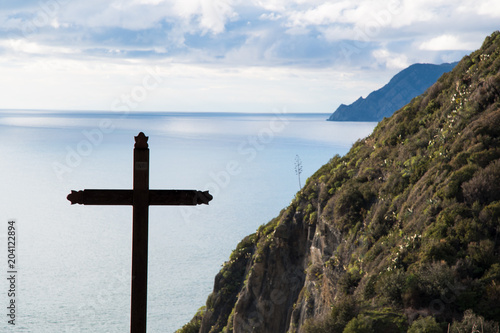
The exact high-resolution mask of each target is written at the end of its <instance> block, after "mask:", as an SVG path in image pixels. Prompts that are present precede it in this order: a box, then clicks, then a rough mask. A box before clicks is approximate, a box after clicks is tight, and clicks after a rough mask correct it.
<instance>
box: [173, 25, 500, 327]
mask: <svg viewBox="0 0 500 333" xmlns="http://www.w3.org/2000/svg"><path fill="white" fill-rule="evenodd" d="M499 219H500V32H498V31H497V32H495V33H493V34H492V35H491V36H488V37H487V38H486V39H485V41H484V43H483V45H482V47H481V48H480V49H479V50H477V51H475V52H473V53H472V54H471V55H469V56H466V57H464V58H463V59H462V60H461V61H460V62H459V64H457V65H456V67H455V68H454V69H453V70H452V71H451V72H450V73H445V74H444V75H443V76H442V77H441V78H440V79H439V80H438V81H437V82H436V83H435V84H434V85H433V86H432V87H431V88H429V89H428V90H427V91H426V92H425V93H424V94H423V95H421V96H418V97H416V98H414V99H413V100H412V101H411V102H410V103H409V104H407V105H406V106H405V107H403V108H401V109H400V110H398V111H397V112H395V113H394V115H393V116H391V117H390V118H386V119H383V120H382V121H381V122H380V123H379V124H378V125H377V127H376V128H375V130H374V131H373V133H372V134H371V135H369V136H368V137H366V138H364V139H361V140H358V141H357V142H356V143H355V144H354V145H353V147H352V148H351V150H350V151H349V152H348V153H347V154H346V155H344V156H342V157H341V156H334V157H333V158H332V159H331V160H330V161H329V163H327V164H325V165H324V166H323V167H321V168H320V169H319V170H318V171H317V172H316V173H315V174H314V175H312V176H311V177H310V178H309V179H308V180H307V181H306V184H305V185H304V187H303V188H302V189H301V190H300V191H299V192H298V193H297V195H296V196H295V198H294V199H293V200H292V202H291V203H290V205H289V206H288V207H286V208H285V209H283V210H282V211H281V212H280V214H279V215H278V216H277V217H276V218H274V219H272V220H271V221H270V222H269V223H268V224H266V225H262V226H261V227H259V229H258V230H257V232H256V233H255V234H252V235H249V236H247V237H246V238H245V239H244V240H243V241H242V242H240V244H239V245H238V246H237V248H236V249H235V250H234V251H233V253H232V254H231V256H230V260H229V261H228V262H226V263H225V264H224V265H223V267H222V269H221V271H220V272H219V274H217V276H216V278H215V283H214V291H213V292H212V293H211V294H210V295H209V297H208V299H207V302H206V305H205V306H204V307H202V308H201V309H200V311H199V312H198V313H197V314H196V315H195V317H194V318H193V320H192V321H191V322H190V323H188V324H186V326H184V327H183V328H182V329H180V330H179V331H178V332H181V333H191V332H202V333H205V332H214V333H215V332H226V333H228V332H269V333H280V332H297V333H302V332H305V333H322V332H345V333H352V332H359V333H361V332H380V331H385V332H388V333H390V332H405V331H408V332H446V331H447V330H448V331H450V332H451V331H455V332H456V331H461V332H472V331H473V329H474V327H476V328H477V327H481V329H482V332H486V333H490V332H491V333H498V331H499V328H498V324H499V322H500V308H499V307H498V304H500V222H499Z"/></svg>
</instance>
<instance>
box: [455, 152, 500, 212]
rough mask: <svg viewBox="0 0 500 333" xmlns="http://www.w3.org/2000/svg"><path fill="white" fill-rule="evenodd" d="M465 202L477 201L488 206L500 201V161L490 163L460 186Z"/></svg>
mask: <svg viewBox="0 0 500 333" xmlns="http://www.w3.org/2000/svg"><path fill="white" fill-rule="evenodd" d="M462 189H463V193H464V197H465V200H466V201H467V202H468V203H469V204H473V203H474V202H476V201H479V203H481V204H489V203H491V202H493V201H497V200H500V160H496V161H494V162H492V163H490V164H489V165H488V166H487V167H486V168H484V169H483V170H481V171H479V172H477V173H476V174H475V175H474V177H473V178H472V179H471V180H469V181H468V182H466V183H464V184H463V185H462Z"/></svg>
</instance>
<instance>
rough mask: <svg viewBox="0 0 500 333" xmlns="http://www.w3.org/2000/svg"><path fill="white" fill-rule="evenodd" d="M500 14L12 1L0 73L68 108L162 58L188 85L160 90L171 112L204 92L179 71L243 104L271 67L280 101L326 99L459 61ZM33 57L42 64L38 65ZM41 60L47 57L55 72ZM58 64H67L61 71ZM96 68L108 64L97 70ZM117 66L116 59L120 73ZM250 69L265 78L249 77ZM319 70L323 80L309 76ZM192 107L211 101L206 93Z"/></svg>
mask: <svg viewBox="0 0 500 333" xmlns="http://www.w3.org/2000/svg"><path fill="white" fill-rule="evenodd" d="M498 18H500V2H498V1H496V0H484V1H481V2H479V3H478V2H477V1H475V0H454V1H452V0H419V1H409V0H389V1H382V0H348V1H347V0H339V1H333V0H249V1H241V0H130V1H124V0H109V1H101V0H71V1H70V0H26V1H18V2H15V1H11V2H8V4H5V6H2V7H1V8H0V78H3V79H2V80H3V81H1V82H3V83H2V84H3V85H4V86H5V87H8V86H9V80H8V79H7V78H9V77H13V76H15V71H14V70H11V69H9V68H10V67H9V66H3V65H5V64H9V65H13V66H14V65H15V66H14V67H13V68H22V69H23V71H21V72H22V73H23V74H22V75H24V76H25V81H29V80H30V78H31V79H32V80H31V83H30V84H29V85H27V86H26V89H24V90H25V91H26V96H36V97H39V98H40V99H41V100H44V101H46V103H50V101H47V98H44V97H43V96H44V95H43V93H42V92H33V91H31V92H30V91H29V90H30V89H31V90H36V89H45V86H46V87H49V86H50V87H51V89H52V90H50V91H49V90H47V91H45V93H46V94H47V96H51V94H52V92H53V91H55V90H57V89H60V90H61V91H64V92H66V90H68V89H69V90H71V91H70V92H68V93H66V94H61V96H67V100H65V98H63V97H60V98H59V99H58V101H59V102H60V103H64V102H67V103H68V104H70V103H73V105H78V98H79V97H78V96H83V95H92V96H97V95H99V96H101V95H102V96H101V97H102V98H101V99H99V100H100V101H101V102H100V104H99V103H97V102H96V104H93V105H88V107H89V108H94V107H95V106H96V105H98V104H99V105H105V103H104V102H102V101H105V100H106V98H108V99H112V98H114V95H113V94H114V93H115V92H116V90H113V93H112V92H111V89H107V90H106V89H104V88H103V87H102V86H100V89H99V90H98V91H96V90H95V89H94V88H93V87H92V82H100V80H101V78H102V77H103V76H109V78H110V79H109V81H106V82H107V85H109V86H116V87H123V77H122V76H121V75H120V74H119V72H120V71H127V70H129V71H130V70H131V68H135V67H134V66H136V65H137V66H138V64H140V65H141V66H144V65H146V64H159V66H163V67H162V68H172V69H173V68H176V69H180V70H175V71H174V70H172V71H166V73H168V76H169V77H171V79H172V82H182V83H183V84H182V85H179V86H178V87H171V88H170V89H172V91H175V93H174V94H170V95H169V94H168V93H169V90H168V89H166V90H164V91H163V92H165V94H166V95H165V96H167V95H168V96H170V97H169V98H171V99H175V100H176V101H177V102H176V104H175V105H174V106H175V107H179V108H182V107H181V104H182V101H181V100H182V99H184V98H187V99H189V96H190V95H192V90H196V91H198V88H199V89H201V86H199V85H198V83H196V82H197V81H196V80H190V79H187V78H185V77H183V71H186V73H189V75H190V76H193V77H196V78H198V76H197V75H198V74H197V73H196V71H198V72H200V71H203V72H204V73H207V74H206V75H204V76H203V78H202V79H200V82H202V83H203V86H205V87H206V89H209V90H210V89H211V91H212V92H213V91H217V95H215V96H216V98H221V99H223V98H224V96H232V97H231V101H233V102H235V103H236V102H237V100H238V99H239V100H240V101H242V102H245V103H251V102H252V98H250V96H252V95H255V94H256V93H255V91H257V90H261V89H262V87H263V86H265V85H263V84H262V82H266V84H269V85H270V83H269V82H271V81H272V82H273V83H274V82H276V81H274V80H269V81H268V80H267V79H266V78H267V77H266V75H265V73H271V72H272V76H273V77H274V78H276V80H277V81H279V80H282V81H281V85H282V88H280V89H278V88H277V87H274V86H273V87H272V89H271V88H269V89H270V90H269V91H272V92H273V93H274V94H276V96H280V98H282V100H284V101H286V97H285V96H286V95H287V93H288V96H293V98H292V97H288V98H289V100H294V101H296V102H297V105H299V104H301V105H305V102H304V101H305V100H307V101H311V100H324V101H325V102H324V103H327V102H326V100H327V99H329V98H331V97H330V96H333V95H335V94H337V93H338V92H339V91H342V93H340V94H338V96H344V95H346V94H355V95H357V96H359V95H360V94H365V93H369V92H370V91H365V90H363V91H361V90H360V89H361V88H357V87H363V88H366V89H368V88H370V87H374V86H379V85H380V84H382V83H384V82H386V81H387V80H388V79H389V78H390V76H389V75H390V74H394V73H395V72H397V71H399V70H400V69H402V68H404V67H405V66H407V65H410V64H412V63H415V62H434V63H439V62H443V61H456V60H459V59H460V58H461V57H462V56H463V55H465V54H467V53H469V52H470V51H472V50H474V49H476V48H477V47H479V46H480V44H481V42H482V40H483V39H484V37H485V36H486V35H488V34H490V33H491V32H492V31H494V30H496V29H498ZM2 61H3V63H2ZM32 63H36V65H34V67H30V64H32ZM2 64H3V65H2ZM43 64H51V65H50V66H49V67H50V68H54V69H56V70H55V71H54V74H51V71H46V70H45V69H44V68H47V66H46V65H43ZM62 64H64V69H61V68H59V67H58V66H60V65H62ZM97 64H99V66H100V67H99V69H97V70H95V68H94V67H93V66H97ZM111 64H119V65H120V66H119V69H117V68H115V67H113V66H112V65H111ZM122 65H123V66H122ZM27 68H29V70H33V71H34V73H38V74H33V75H34V76H36V77H33V76H30V75H31V74H30V75H28V74H27V72H28V70H27ZM74 68H83V69H85V70H83V69H82V71H79V70H76V69H74ZM89 68H90V69H89ZM219 70H220V71H219ZM135 71H136V69H134V70H133V72H135ZM339 71H341V72H342V73H362V74H360V75H363V76H366V77H370V79H367V80H365V81H363V80H361V79H360V78H359V77H357V79H356V81H355V82H356V84H353V85H351V84H349V82H351V81H349V82H348V81H342V82H341V86H342V87H341V88H339V87H338V86H337V87H335V86H334V85H330V84H329V83H328V80H327V79H326V76H324V75H323V73H322V72H325V73H333V72H339ZM229 72H231V73H237V76H240V77H238V78H235V77H233V76H230V75H229V74H227V73H229ZM254 72H256V73H259V74H258V76H252V74H251V73H254ZM82 73H86V74H82ZM221 73H225V74H224V75H223V74H221ZM283 73H289V74H290V76H286V75H285V74H283ZM388 73H389V74H388ZM37 75H39V76H37ZM82 75H83V77H84V80H82ZM44 76H45V77H47V76H49V77H51V79H50V80H52V82H51V85H44V84H36V85H35V84H34V82H38V83H40V82H45V81H43V80H42V79H40V78H42V77H44ZM314 76H321V78H322V79H319V80H317V81H315V80H313V79H310V77H314ZM292 77H293V79H291V78H292ZM306 77H307V79H305V78H306ZM298 78H302V80H304V81H300V80H299V79H298ZM246 79H248V82H251V84H250V83H248V84H247V83H246V81H245V80H246ZM350 79H351V80H353V78H352V77H350ZM59 80H60V82H61V83H58V82H56V81H59ZM139 80H140V78H139ZM368 81H369V84H368V83H367V82H368ZM82 82H85V84H83V83H82ZM259 82H260V83H259ZM288 82H293V84H291V83H290V84H288ZM335 82H336V83H339V82H338V81H335ZM353 82H354V81H353ZM320 83H321V84H322V85H323V86H320ZM72 85H73V87H72ZM15 86H16V87H18V90H16V91H17V92H15V93H12V96H16V99H12V101H11V102H12V103H16V101H26V100H27V98H22V97H21V96H20V94H22V92H23V91H24V90H23V89H22V88H21V87H23V85H22V84H21V83H20V81H17V85H15ZM270 86H271V85H270ZM301 86H302V90H301V88H300V87H301ZM347 86H348V87H349V89H344V87H347ZM69 87H71V89H70V88H69ZM180 87H182V89H184V90H182V91H181V88H180ZM195 87H197V88H195ZM216 87H218V88H217V89H216ZM222 87H225V88H224V89H226V90H225V91H226V92H224V90H223V88H222ZM228 87H229V88H228ZM235 87H238V89H245V91H243V90H240V91H237V89H236V88H235ZM252 87H253V88H252ZM304 87H307V89H306V88H304ZM324 87H328V89H330V92H328V91H327V90H328V89H326V88H324ZM47 89H48V88H47ZM190 89H191V90H190ZM252 89H253V90H252ZM74 91H78V93H74ZM311 91H314V92H318V91H321V92H322V93H325V96H328V98H327V97H324V98H320V97H319V95H318V94H316V95H314V98H312V97H311V96H313V95H308V97H304V98H302V97H299V96H298V94H300V93H303V94H312V93H311ZM202 95H203V94H202ZM176 96H179V97H176ZM203 96H205V97H204V98H205V101H208V100H210V101H211V103H213V106H214V107H215V105H218V106H220V104H217V103H216V102H214V100H215V97H213V98H208V97H206V96H207V95H203ZM266 96H267V95H266ZM335 96H337V95H335ZM181 97H182V98H181ZM80 98H81V97H80ZM269 101H272V98H271V97H269V98H267V97H266V99H263V100H262V102H261V103H267V102H269ZM343 102H349V101H343ZM18 103H20V102H18ZM103 103H104V104H103ZM155 103H156V102H155ZM158 103H160V102H158ZM165 103H167V102H165ZM186 103H187V102H186ZM189 103H198V105H202V106H203V105H204V104H203V99H200V101H199V102H198V101H197V100H196V101H195V100H193V99H190V100H189ZM330 103H331V102H330ZM153 104H154V103H153ZM332 104H334V103H332ZM47 105H48V104H47ZM58 105H63V104H58ZM155 105H157V104H155ZM158 105H159V104H158ZM165 105H166V104H165ZM172 105H173V104H172ZM186 105H187V104H186ZM193 105H194V104H193ZM206 105H208V102H207V104H206ZM260 105H261V106H262V105H263V104H260ZM325 105H326V104H325ZM174 106H172V107H174ZM202 106H200V107H202ZM155 107H156V106H155ZM249 108H250V107H249ZM193 109H195V107H194V106H193ZM330 109H331V108H330V107H329V108H328V110H330Z"/></svg>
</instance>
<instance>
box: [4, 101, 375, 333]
mask: <svg viewBox="0 0 500 333" xmlns="http://www.w3.org/2000/svg"><path fill="white" fill-rule="evenodd" d="M327 117H328V115H327V114H287V113H285V112H281V111H276V112H275V113H269V114H238V113H232V114H227V113H147V112H141V113H129V114H117V113H99V112H60V111H53V112H49V111H10V110H3V111H0V156H1V158H0V189H1V191H0V235H1V238H0V249H1V251H0V259H1V260H0V262H1V263H2V264H1V265H0V267H3V268H2V270H1V272H2V274H3V276H4V277H6V278H3V279H2V283H1V284H0V288H1V289H0V309H4V310H2V311H3V312H5V313H0V314H1V316H0V318H2V319H0V331H2V332H5V331H12V332H43V333H45V332H47V333H49V332H50V333H53V332H120V333H123V332H128V330H129V320H130V314H129V312H130V265H131V228H132V208H131V207H126V206H71V205H70V204H69V202H68V201H67V200H66V196H67V194H68V193H69V192H70V191H71V190H81V189H85V188H89V189H92V188H93V189H98V188H104V189H106V188H107V189H113V188H120V189H128V188H131V187H132V149H133V145H134V135H137V134H138V133H139V132H140V131H143V132H144V133H145V134H146V135H147V136H149V147H150V149H151V152H150V155H151V157H150V161H151V171H150V187H151V188H157V189H167V188H172V189H199V190H210V192H211V193H212V194H213V196H214V199H213V201H212V202H211V203H210V205H209V206H198V207H157V206H156V207H151V208H150V218H149V226H150V235H149V290H148V332H174V331H175V330H176V329H178V328H180V327H181V326H182V325H183V324H184V323H186V322H187V321H189V320H190V319H191V318H192V316H193V315H194V313H195V312H196V310H197V309H198V308H199V307H201V306H202V305H204V303H205V300H206V298H207V296H208V295H209V293H210V292H211V291H212V288H213V280H214V277H215V275H216V274H217V272H218V271H219V269H220V268H221V265H222V264H223V262H224V261H225V260H227V259H228V257H229V255H230V253H231V251H232V250H233V249H234V248H235V247H236V245H237V243H238V242H239V241H240V240H241V239H242V238H243V237H244V236H246V235H248V234H250V233H253V232H255V230H256V229H257V228H258V227H259V226H260V225H261V224H264V223H267V222H268V221H269V220H270V219H271V218H273V217H275V216H276V215H278V213H279V212H280V210H281V209H282V208H284V207H286V206H287V205H288V204H289V203H290V201H291V200H292V198H293V197H294V195H295V193H296V192H297V191H298V189H299V181H298V177H297V175H296V174H295V170H294V169H295V168H294V167H295V165H294V163H295V158H296V155H299V157H300V159H301V161H302V166H303V172H302V175H301V183H302V185H303V184H304V183H305V180H306V178H307V177H309V176H310V175H312V174H313V173H314V172H315V171H316V170H317V169H318V168H319V167H321V166H322V165H323V164H325V163H327V162H328V161H329V159H330V158H331V157H332V156H334V155H335V154H340V155H342V154H345V153H346V152H347V151H348V149H349V148H350V146H351V145H352V143H354V142H355V141H356V140H357V139H359V138H362V137H365V136H367V135H368V134H369V133H370V132H371V131H372V130H373V128H374V126H375V125H376V124H375V123H348V122H343V123H336V122H327V121H325V119H326V118H327ZM12 219H14V220H15V221H16V222H15V224H16V267H15V269H16V270H17V276H16V283H15V289H16V290H15V293H16V295H15V305H16V317H15V323H16V325H15V326H12V325H9V324H8V322H7V320H8V319H9V318H8V317H7V312H8V311H9V310H8V309H7V306H9V301H10V299H11V298H10V297H8V295H7V292H8V289H9V288H10V285H9V283H8V281H7V277H8V276H9V275H8V273H7V271H8V267H7V259H8V258H7V255H8V253H7V250H6V249H7V236H6V235H7V228H8V221H9V220H12ZM1 253H3V254H1ZM7 329H9V330H7Z"/></svg>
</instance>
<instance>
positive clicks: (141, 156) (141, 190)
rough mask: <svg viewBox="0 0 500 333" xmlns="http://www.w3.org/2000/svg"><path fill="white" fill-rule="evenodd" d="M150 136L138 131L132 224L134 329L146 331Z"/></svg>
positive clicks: (132, 324)
mask: <svg viewBox="0 0 500 333" xmlns="http://www.w3.org/2000/svg"><path fill="white" fill-rule="evenodd" d="M147 142H148V137H147V136H145V135H144V133H142V132H141V133H139V135H138V136H136V137H135V145H134V189H133V226H132V299H131V302H132V306H131V314H130V316H131V318H130V323H131V324H130V332H131V333H145V332H146V318H147V295H148V210H149V148H148V143H147Z"/></svg>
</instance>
